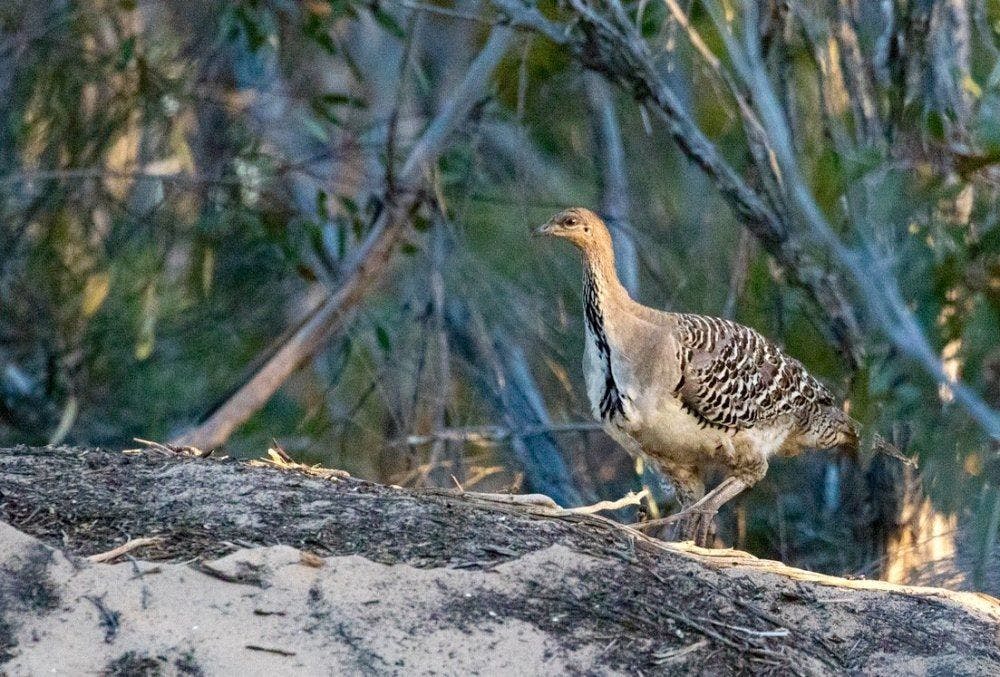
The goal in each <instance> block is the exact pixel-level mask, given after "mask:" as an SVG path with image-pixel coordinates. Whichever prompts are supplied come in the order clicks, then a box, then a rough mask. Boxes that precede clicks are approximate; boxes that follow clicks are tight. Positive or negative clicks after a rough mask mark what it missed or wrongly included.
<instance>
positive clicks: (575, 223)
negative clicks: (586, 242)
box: [566, 217, 580, 228]
mask: <svg viewBox="0 0 1000 677" xmlns="http://www.w3.org/2000/svg"><path fill="white" fill-rule="evenodd" d="M566 225H567V226H569V227H570V228H573V227H574V226H579V225H580V221H579V220H578V219H575V218H573V217H570V218H568V219H566Z"/></svg>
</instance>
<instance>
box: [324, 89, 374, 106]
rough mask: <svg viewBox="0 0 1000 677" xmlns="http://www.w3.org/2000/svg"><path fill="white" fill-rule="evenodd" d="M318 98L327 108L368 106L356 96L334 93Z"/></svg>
mask: <svg viewBox="0 0 1000 677" xmlns="http://www.w3.org/2000/svg"><path fill="white" fill-rule="evenodd" d="M319 98H320V100H321V101H322V102H323V103H325V104H327V105H328V106H350V107H352V108H366V107H367V106H368V104H367V103H365V101H364V100H363V99H359V98H358V97H356V96H350V95H349V94H337V93H335V92H331V93H329V94H323V95H321V96H320V97H319Z"/></svg>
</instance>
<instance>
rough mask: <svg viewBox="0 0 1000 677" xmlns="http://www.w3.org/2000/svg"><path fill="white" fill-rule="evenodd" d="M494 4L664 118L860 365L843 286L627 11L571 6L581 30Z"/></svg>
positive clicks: (578, 2) (500, 1)
mask: <svg viewBox="0 0 1000 677" xmlns="http://www.w3.org/2000/svg"><path fill="white" fill-rule="evenodd" d="M491 2H492V3H493V5H494V6H495V7H497V8H498V9H499V10H500V11H502V12H504V13H505V14H507V16H508V17H510V18H511V20H512V21H514V22H515V23H517V24H518V25H521V26H526V27H532V28H534V29H535V30H537V31H538V32H539V33H542V34H544V35H546V36H548V37H549V38H550V39H552V40H554V41H556V42H557V43H559V44H562V45H565V46H566V47H567V48H568V49H569V50H570V51H571V52H572V53H573V55H574V56H575V58H577V59H578V60H579V61H580V62H581V63H583V64H584V65H586V66H588V67H590V68H592V69H594V70H597V71H599V72H601V73H604V74H605V75H606V76H608V77H609V78H611V79H612V80H614V81H616V82H618V83H620V84H621V85H622V86H623V87H624V88H626V89H627V90H628V91H631V92H632V93H633V95H634V96H635V98H636V100H638V101H639V102H640V103H642V104H645V105H646V106H647V107H649V108H650V109H651V110H652V111H653V112H654V113H655V114H656V115H657V116H658V117H660V119H661V120H662V121H663V122H664V123H665V124H666V126H667V129H668V131H669V133H670V135H671V136H672V137H673V139H674V141H675V142H676V143H677V145H678V147H679V148H680V149H681V151H682V152H683V153H684V154H685V155H687V157H688V158H689V159H690V160H691V161H692V162H694V163H695V164H696V165H697V166H698V167H699V168H700V169H701V170H702V171H703V172H704V173H705V174H706V175H707V176H708V177H709V178H710V179H711V180H712V182H713V183H714V184H715V187H716V189H717V190H718V191H719V192H720V194H721V195H722V197H723V198H724V199H725V200H726V202H727V203H728V204H729V206H730V208H731V209H732V210H733V212H734V213H735V214H736V216H737V218H738V219H739V220H740V221H741V222H742V223H743V224H744V225H745V226H746V227H747V228H748V229H749V230H750V232H751V233H753V234H754V236H755V237H756V238H757V239H758V240H759V241H760V242H761V244H762V245H763V246H764V248H765V250H766V251H767V252H768V253H770V254H771V256H773V257H774V259H775V260H776V261H777V262H778V263H779V264H780V265H781V266H782V268H784V270H785V271H786V272H787V273H788V275H789V276H790V277H791V278H792V279H793V280H794V281H796V282H798V284H800V285H801V286H802V287H803V288H805V289H806V290H807V292H808V293H809V294H810V296H811V297H812V299H813V300H814V301H815V302H816V304H817V305H818V306H819V307H820V308H822V310H823V311H824V313H825V315H826V323H825V329H826V330H827V333H828V336H829V338H830V339H831V340H832V341H833V343H834V344H835V345H836V346H837V347H838V348H839V350H840V352H841V354H842V355H843V356H844V357H845V358H847V359H848V360H849V361H850V363H851V364H852V365H854V366H856V365H858V364H859V363H860V354H861V350H862V346H863V338H862V334H861V330H860V328H859V326H858V324H857V320H856V318H855V316H854V309H853V307H852V305H851V303H850V302H849V300H848V296H847V293H846V290H845V288H844V284H843V282H842V280H841V279H840V278H839V276H837V275H836V274H833V273H830V272H829V271H826V270H824V269H823V267H822V266H820V265H819V264H818V263H817V262H816V261H814V260H813V259H812V257H811V256H809V255H808V254H807V253H806V252H805V251H804V249H803V247H802V245H801V244H800V243H799V242H798V241H797V240H796V239H795V238H794V237H792V236H791V235H790V234H789V231H788V227H787V224H786V222H785V219H784V217H783V216H782V215H780V214H779V213H777V212H775V211H774V210H773V209H772V208H771V207H770V206H768V205H767V204H766V203H765V202H764V200H762V199H761V197H760V195H758V194H757V193H756V192H755V191H754V190H753V189H752V188H750V186H749V185H748V184H747V183H746V181H744V180H743V178H742V177H741V176H740V175H739V174H738V173H737V172H736V170H735V169H734V168H733V167H732V166H731V165H730V164H729V163H728V162H726V160H725V159H724V158H723V157H722V155H721V154H720V153H719V151H718V149H717V148H716V147H715V145H714V144H713V143H712V142H711V141H709V139H708V137H707V136H706V135H705V134H704V132H702V131H701V129H700V128H699V127H698V125H697V124H696V123H695V122H694V120H693V119H692V117H691V115H690V114H689V113H688V111H687V110H686V108H685V107H684V105H683V103H682V102H681V99H680V97H678V96H677V94H676V93H675V92H674V91H673V89H672V88H671V87H670V86H669V85H668V84H667V83H666V81H665V80H664V79H663V78H662V77H661V76H660V74H659V70H658V69H657V68H656V63H655V59H654V58H653V55H652V53H651V52H650V50H649V46H648V45H647V44H646V42H645V40H644V39H643V38H642V36H641V35H640V33H639V31H638V29H637V28H636V27H635V25H634V24H633V23H632V22H631V21H630V20H629V19H628V16H627V15H626V14H625V12H624V10H623V9H622V8H621V6H620V5H618V4H617V3H616V2H614V1H612V2H609V3H608V5H607V6H608V9H609V11H610V13H611V14H612V15H613V17H612V18H610V19H609V18H607V17H605V16H602V15H600V14H598V13H597V12H595V11H594V9H593V8H592V7H591V6H590V5H588V4H585V3H584V2H583V0H570V2H571V4H572V6H573V8H574V9H576V11H577V13H578V17H577V18H578V22H577V24H575V25H574V27H560V26H559V25H558V24H555V23H553V22H551V21H549V20H548V19H546V18H545V17H543V16H542V15H541V14H539V12H538V10H537V9H535V8H531V7H527V6H526V5H524V4H523V3H522V2H520V0H491Z"/></svg>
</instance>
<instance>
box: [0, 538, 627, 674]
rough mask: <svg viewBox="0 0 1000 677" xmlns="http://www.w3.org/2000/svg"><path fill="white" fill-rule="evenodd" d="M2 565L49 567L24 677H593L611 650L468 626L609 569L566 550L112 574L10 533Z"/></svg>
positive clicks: (30, 622) (128, 566) (36, 601)
mask: <svg viewBox="0 0 1000 677" xmlns="http://www.w3.org/2000/svg"><path fill="white" fill-rule="evenodd" d="M0 562H2V564H0V566H2V567H3V568H4V569H5V570H7V571H24V570H25V569H30V568H31V565H30V564H29V563H31V562H36V564H35V565H34V566H36V567H37V566H39V565H38V564H37V563H39V562H42V563H44V565H43V566H44V569H45V570H46V571H47V577H46V579H45V582H44V583H42V584H39V583H37V582H36V583H34V584H33V585H32V586H29V588H28V590H27V593H26V596H25V598H24V599H22V600H21V601H20V602H19V604H20V606H21V608H22V613H21V614H19V620H18V621H17V627H15V628H13V633H12V634H13V638H14V640H15V641H16V645H15V646H13V647H10V648H9V649H8V653H9V654H10V655H11V659H10V660H9V662H8V663H6V664H5V665H4V669H5V670H6V671H7V672H8V673H9V674H11V675H15V676H16V675H41V674H71V675H72V674H95V673H97V674H100V673H104V674H114V675H126V674H136V673H137V672H138V673H140V674H141V673H142V672H143V670H145V671H147V672H149V673H153V674H155V673H156V672H157V671H161V672H163V673H165V674H170V673H176V674H191V675H194V674H205V675H218V674H227V673H228V674H232V670H233V669H234V668H235V667H236V666H239V669H240V672H241V673H243V674H245V675H275V674H303V675H306V674H309V675H315V674H318V673H321V674H331V675H344V674H386V673H405V674H426V675H431V674H482V675H489V674H520V675H534V674H538V675H541V674H547V675H551V674H571V673H578V672H593V671H594V669H595V668H596V667H597V666H599V665H600V654H601V650H602V648H603V646H602V645H600V644H599V643H589V642H581V643H580V644H579V645H578V646H577V645H576V643H575V642H573V641H567V639H570V638H569V637H567V636H565V635H564V636H559V637H557V636H554V635H552V634H551V633H548V632H545V631H542V630H540V629H538V628H537V627H534V626H532V625H531V624H529V623H525V622H523V621H520V620H517V619H504V618H502V617H500V616H499V615H498V614H496V613H495V612H494V614H493V620H492V621H489V622H483V623H477V624H474V625H467V624H466V623H464V622H463V616H462V614H461V613H460V612H457V611H456V610H457V609H459V607H460V602H461V600H462V599H463V598H464V599H467V598H469V597H471V596H472V593H471V592H470V591H476V592H477V593H478V594H482V593H496V594H501V595H504V596H508V595H513V596H519V595H528V594H530V588H531V586H532V585H538V584H540V583H541V581H542V580H544V579H545V578H547V577H550V576H557V575H559V574H560V573H561V572H564V571H565V570H566V569H567V567H571V568H572V570H573V571H574V572H577V574H578V575H599V570H600V565H601V563H600V562H599V561H597V560H594V559H593V558H589V557H586V556H581V555H578V554H576V553H573V552H572V551H570V550H568V549H567V548H565V547H563V546H558V545H557V546H552V547H550V548H546V549H545V550H542V551H539V552H536V553H532V554H531V555H529V556H527V557H524V558H522V559H518V560H516V561H514V562H511V563H508V564H502V565H500V566H498V567H496V569H494V570H492V571H490V572H488V573H487V572H482V571H463V570H457V569H429V570H428V569H416V568H413V567H410V566H407V565H405V564H399V565H394V566H387V565H384V564H379V563H376V562H372V561H370V560H367V559H364V558H362V557H358V556H354V555H352V556H347V557H328V558H311V557H310V558H308V559H307V561H306V562H303V560H302V553H301V552H300V551H298V550H296V549H294V548H290V547H288V546H272V547H267V548H253V549H244V550H239V551H237V552H234V553H233V554H231V555H228V556H226V557H224V558H222V559H218V560H214V561H210V562H204V563H201V564H200V566H198V567H193V566H191V565H189V564H155V563H150V562H140V561H131V562H125V563H122V564H113V565H107V564H89V563H83V562H71V561H70V560H68V559H67V558H66V556H65V555H63V554H62V553H61V552H59V551H57V550H51V549H48V548H46V547H45V546H43V545H42V544H40V543H39V542H38V541H36V540H35V539H33V538H30V537H28V536H25V535H24V534H21V533H19V532H17V531H16V530H14V529H13V528H11V527H10V526H7V525H0ZM209 571H211V572H212V573H208V572H209ZM487 614H488V615H489V614H490V610H487ZM566 635H569V636H571V635H572V628H567V631H566ZM9 641H10V639H8V642H9ZM605 645H606V643H605ZM596 671H597V672H599V673H602V674H612V673H614V670H611V669H597V670H596Z"/></svg>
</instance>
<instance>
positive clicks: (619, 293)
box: [583, 248, 631, 328]
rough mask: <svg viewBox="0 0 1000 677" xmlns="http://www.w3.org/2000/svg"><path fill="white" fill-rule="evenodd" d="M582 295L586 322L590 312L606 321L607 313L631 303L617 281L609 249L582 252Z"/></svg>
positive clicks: (612, 252) (613, 260)
mask: <svg viewBox="0 0 1000 677" xmlns="http://www.w3.org/2000/svg"><path fill="white" fill-rule="evenodd" d="M583 294H584V303H585V304H586V305H587V309H588V318H587V319H588V321H590V320H591V317H590V314H591V312H592V311H596V313H597V315H598V316H600V317H602V318H604V319H606V318H607V315H608V311H611V312H613V310H612V309H614V308H622V307H624V306H625V305H627V304H628V303H629V302H631V298H629V295H628V291H627V290H626V289H625V287H624V285H622V283H621V280H619V279H618V272H617V271H616V270H615V254H614V251H613V250H611V249H610V248H608V249H604V248H600V249H596V248H595V249H588V250H584V251H583ZM592 306H593V309H591V307H592ZM592 328H594V327H592Z"/></svg>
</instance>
